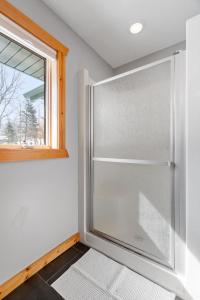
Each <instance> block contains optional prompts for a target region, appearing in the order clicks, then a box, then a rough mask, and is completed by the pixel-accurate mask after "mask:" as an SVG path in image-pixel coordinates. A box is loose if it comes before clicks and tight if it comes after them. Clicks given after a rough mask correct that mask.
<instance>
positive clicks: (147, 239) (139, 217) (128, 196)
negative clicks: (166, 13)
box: [93, 162, 172, 264]
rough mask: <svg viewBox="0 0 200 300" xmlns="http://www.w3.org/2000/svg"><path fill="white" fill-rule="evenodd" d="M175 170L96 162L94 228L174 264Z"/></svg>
mask: <svg viewBox="0 0 200 300" xmlns="http://www.w3.org/2000/svg"><path fill="white" fill-rule="evenodd" d="M171 172H172V171H171V170H170V168H168V167H166V166H144V165H143V166H142V165H141V166H137V165H128V164H116V163H103V162H95V163H94V195H93V228H94V229H95V230H98V231H100V232H102V233H105V234H107V235H109V236H111V237H113V238H116V239H118V240H120V241H122V242H124V243H127V244H129V245H131V246H133V247H135V248H138V249H140V250H142V251H144V252H145V253H146V254H147V255H150V256H153V258H155V259H157V260H160V261H162V262H163V263H164V264H171V262H172V257H171V240H172V237H171V223H172V220H171V179H170V178H171Z"/></svg>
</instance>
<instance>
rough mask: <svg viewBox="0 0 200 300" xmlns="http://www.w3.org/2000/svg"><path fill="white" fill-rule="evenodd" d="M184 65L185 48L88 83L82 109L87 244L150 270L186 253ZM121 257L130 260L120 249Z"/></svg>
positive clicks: (171, 266) (173, 266)
mask: <svg viewBox="0 0 200 300" xmlns="http://www.w3.org/2000/svg"><path fill="white" fill-rule="evenodd" d="M183 62H184V54H183V53H181V54H177V55H172V56H170V57H168V58H165V59H162V60H160V61H157V62H154V63H151V64H148V65H146V66H143V67H140V68H137V69H134V70H132V71H129V72H127V73H124V74H120V75H117V76H114V77H112V78H109V79H107V80H104V81H101V82H91V81H90V80H89V94H87V95H86V99H87V100H86V108H85V107H84V108H81V115H83V110H84V109H85V117H84V119H82V121H83V124H85V125H84V126H85V130H86V132H87V133H86V134H85V138H83V144H84V146H83V147H85V148H84V149H85V150H84V151H85V165H84V172H83V173H84V182H83V186H84V187H83V190H84V192H85V193H84V200H83V203H82V202H81V203H80V207H82V209H83V211H84V218H83V219H84V220H85V221H84V222H83V227H84V232H83V234H82V235H83V241H84V242H87V243H88V244H89V245H91V246H93V247H95V248H99V250H101V251H103V252H105V248H106V247H107V246H106V245H108V248H109V247H111V246H110V245H111V244H113V245H117V247H119V248H118V249H119V250H117V251H119V253H120V251H121V252H123V251H124V250H123V249H126V251H127V250H128V251H129V252H128V253H131V252H132V253H133V254H134V253H135V255H136V256H135V257H143V258H144V260H143V261H145V262H147V264H148V261H149V262H151V267H152V266H153V264H154V263H155V265H157V266H159V265H160V266H161V267H162V266H164V268H166V269H168V270H172V271H173V270H175V271H177V270H178V260H179V259H180V257H181V256H182V254H181V252H180V251H179V250H180V249H178V247H179V246H178V245H179V244H180V243H179V242H177V241H178V240H183V239H184V229H183V226H182V225H183V223H184V222H182V220H181V218H180V214H182V216H184V205H183V201H182V200H183V198H184V196H183V195H184V191H183V190H182V191H181V189H180V185H181V186H182V187H183V186H184V178H183V176H182V175H181V176H182V178H181V176H180V174H179V172H180V171H183V169H184V162H183V161H184V158H183V157H184V153H183V147H182V145H181V142H182V141H183V139H184V100H183V99H184V96H185V95H184V88H183V87H184V84H185V83H184V80H183V78H184V71H185V70H184V66H183ZM80 122H81V121H80ZM84 122H85V123H84ZM80 130H83V128H81V129H80ZM177 170H178V171H177ZM83 173H82V174H83ZM183 173H184V172H182V174H183ZM80 174H81V171H80ZM80 176H82V175H80ZM182 189H183V188H182ZM80 197H81V199H82V194H81V196H80ZM80 210H81V208H80ZM81 230H82V229H81ZM95 236H96V238H98V239H100V240H104V244H103V246H101V247H100V246H98V243H97V242H95ZM100 240H97V241H100ZM99 243H100V242H99ZM107 243H108V244H107ZM99 245H100V244H99ZM110 249H111V248H109V250H108V251H107V253H109V254H110V253H111V255H112V250H110ZM115 249H117V248H113V255H114V251H115ZM120 249H121V250H120ZM124 253H125V252H124ZM117 255H118V254H116V257H114V258H115V259H117V260H120V261H122V262H124V261H125V260H126V262H124V263H125V264H128V265H129V263H127V261H128V260H127V259H126V258H125V256H124V254H123V253H122V255H121V254H119V255H118V257H117ZM138 255H139V256H138ZM121 257H122V259H121ZM176 258H177V259H176ZM131 263H132V262H130V264H131ZM152 263H153V264H152ZM131 267H132V266H131ZM137 268H139V267H138V266H137ZM146 270H147V269H146V267H145V268H144V271H143V270H142V271H140V270H138V271H139V272H141V273H145V272H146ZM161 277H162V276H161Z"/></svg>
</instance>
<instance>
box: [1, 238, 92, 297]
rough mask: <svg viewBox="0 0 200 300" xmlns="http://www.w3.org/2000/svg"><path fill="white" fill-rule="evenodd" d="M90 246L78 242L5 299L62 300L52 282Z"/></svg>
mask: <svg viewBox="0 0 200 300" xmlns="http://www.w3.org/2000/svg"><path fill="white" fill-rule="evenodd" d="M88 249H89V248H88V247H87V246H85V245H83V244H81V243H78V244H76V245H75V246H73V247H72V248H70V249H69V250H67V251H66V252H64V253H63V254H62V255H60V256H59V257H58V258H56V259H55V260H54V261H52V262H51V263H50V264H48V265H47V266H46V267H45V268H43V269H42V270H41V271H39V272H38V273H37V274H36V275H34V276H33V277H31V278H30V279H29V280H27V281H26V282H25V283H24V284H22V285H21V286H20V287H18V288H17V289H16V290H15V291H13V292H12V293H11V294H9V295H8V296H7V297H6V298H4V299H5V300H61V299H63V298H62V297H61V296H60V295H59V294H58V293H57V292H56V291H55V290H54V289H53V288H52V287H51V284H52V283H53V282H54V281H55V280H56V279H58V278H59V277H60V276H61V275H62V274H63V273H64V272H65V271H66V270H67V269H68V268H69V267H70V266H71V265H72V264H73V263H75V262H76V261H77V260H78V259H79V258H80V257H81V256H83V255H84V254H85V253H86V252H87V251H88Z"/></svg>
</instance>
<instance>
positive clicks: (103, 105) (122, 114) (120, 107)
mask: <svg viewBox="0 0 200 300" xmlns="http://www.w3.org/2000/svg"><path fill="white" fill-rule="evenodd" d="M170 99H171V62H170V61H167V62H164V63H161V64H159V65H156V66H153V67H150V68H148V69H144V70H141V71H138V72H136V73H133V74H130V75H128V76H125V77H122V78H118V79H116V80H114V81H111V82H107V83H104V84H102V85H99V86H96V87H94V155H95V156H97V157H116V158H132V159H145V160H164V161H166V160H169V158H170Z"/></svg>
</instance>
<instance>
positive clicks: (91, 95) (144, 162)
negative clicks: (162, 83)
mask: <svg viewBox="0 0 200 300" xmlns="http://www.w3.org/2000/svg"><path fill="white" fill-rule="evenodd" d="M165 62H170V63H171V78H170V80H171V91H170V95H171V99H170V160H169V161H158V160H141V159H140V160H138V159H121V158H120V159H119V158H105V157H94V138H93V137H94V87H96V86H99V85H103V84H105V83H108V82H111V81H114V80H117V79H119V78H122V77H125V76H129V75H131V74H134V73H137V72H140V71H143V70H146V69H150V68H151V67H154V66H157V65H160V64H162V63H165ZM174 74H175V56H174V55H172V56H170V57H167V58H165V59H161V60H159V61H156V62H153V63H150V64H148V65H145V66H143V67H139V68H136V69H134V70H131V71H129V72H126V73H123V74H120V75H117V76H114V77H111V78H108V79H106V80H103V81H100V82H98V83H94V84H91V85H90V86H89V98H90V99H89V116H90V120H89V124H90V125H89V144H90V145H89V164H90V166H89V170H90V172H89V173H90V174H89V176H90V179H89V182H90V187H89V194H90V216H89V231H90V232H92V233H94V234H95V235H97V236H99V237H102V238H104V239H107V240H109V241H111V242H114V243H116V244H118V245H121V246H123V247H125V248H127V249H129V250H132V251H134V252H136V253H138V254H140V255H143V256H144V257H146V258H149V259H151V260H153V261H155V262H158V263H160V264H161V265H163V266H166V267H168V268H170V269H172V270H174V268H175V233H174V231H175V182H174V181H175V129H174V125H175V111H174V109H175V108H174V105H175V103H174V101H175V99H174V98H175V97H174V78H175V76H174ZM95 161H99V162H107V163H119V164H133V165H147V166H148V165H149V166H166V167H169V168H171V169H172V172H171V220H172V223H171V227H172V228H171V229H170V236H171V237H172V240H171V248H170V257H171V264H169V263H165V262H163V261H162V260H160V259H159V258H157V257H156V256H154V255H152V254H150V253H148V252H145V251H143V250H141V249H139V248H137V247H135V246H133V245H130V244H127V243H125V242H123V241H120V240H118V239H117V238H113V237H111V236H109V235H107V234H105V233H103V232H100V231H98V230H95V229H94V226H93V192H94V189H93V188H94V180H93V179H94V162H95Z"/></svg>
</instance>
